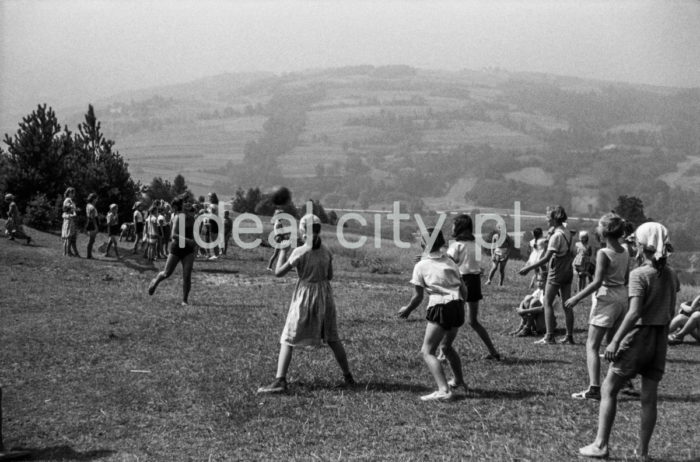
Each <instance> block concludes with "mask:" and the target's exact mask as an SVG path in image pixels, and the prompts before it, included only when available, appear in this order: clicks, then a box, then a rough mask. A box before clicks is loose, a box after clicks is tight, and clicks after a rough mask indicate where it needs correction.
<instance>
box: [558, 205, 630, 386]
mask: <svg viewBox="0 0 700 462" xmlns="http://www.w3.org/2000/svg"><path fill="white" fill-rule="evenodd" d="M623 229H624V220H623V219H622V218H620V217H619V216H618V215H615V214H614V213H607V214H605V215H603V217H602V218H601V219H600V221H599V222H598V228H597V230H596V231H597V233H598V234H599V235H600V236H601V237H602V238H603V239H604V240H605V247H603V248H601V249H600V250H598V254H597V255H596V270H595V276H594V277H593V281H592V282H591V283H590V284H588V285H587V286H586V287H585V288H582V289H581V290H580V291H579V292H578V293H577V294H576V295H575V296H573V297H571V298H570V299H568V300H566V301H565V302H564V306H565V307H567V308H568V309H571V310H573V308H574V307H575V306H576V305H577V304H578V303H579V302H580V301H581V300H583V299H584V298H586V297H587V296H589V295H590V294H594V295H593V301H592V303H591V314H590V317H589V318H588V340H587V341H586V364H587V366H588V379H589V387H588V389H587V390H584V391H581V392H578V393H574V394H572V395H571V397H572V398H574V399H600V356H599V352H598V350H599V349H600V344H601V343H602V342H603V337H604V336H605V335H606V334H607V336H608V339H610V338H611V337H612V334H614V333H615V329H616V328H617V326H618V325H619V323H620V321H621V320H622V317H623V316H624V315H625V313H626V312H627V276H628V271H629V269H628V266H629V265H628V262H629V258H628V256H627V255H628V254H627V250H626V249H624V248H623V247H622V246H621V245H620V238H621V237H622V233H623Z"/></svg>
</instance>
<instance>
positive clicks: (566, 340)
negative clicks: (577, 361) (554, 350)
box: [559, 335, 576, 345]
mask: <svg viewBox="0 0 700 462" xmlns="http://www.w3.org/2000/svg"><path fill="white" fill-rule="evenodd" d="M559 343H561V344H562V345H576V342H574V336H573V335H567V336H566V337H564V338H563V339H561V340H559Z"/></svg>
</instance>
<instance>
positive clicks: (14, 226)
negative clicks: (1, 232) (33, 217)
mask: <svg viewBox="0 0 700 462" xmlns="http://www.w3.org/2000/svg"><path fill="white" fill-rule="evenodd" d="M5 202H6V203H7V204H9V205H8V209H7V222H5V234H6V235H7V238H8V239H9V240H11V241H14V240H15V238H20V239H26V240H27V243H26V245H29V244H30V243H31V242H32V238H31V237H29V236H28V235H27V234H26V233H25V232H24V228H23V227H22V217H21V216H20V214H19V208H17V204H16V203H15V196H14V195H12V194H10V193H7V194H5Z"/></svg>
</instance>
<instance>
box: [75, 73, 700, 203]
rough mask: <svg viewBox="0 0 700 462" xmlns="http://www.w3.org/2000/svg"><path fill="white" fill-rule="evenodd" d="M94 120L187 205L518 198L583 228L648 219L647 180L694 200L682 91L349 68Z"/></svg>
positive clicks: (232, 86) (239, 78) (202, 88)
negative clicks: (203, 200)
mask: <svg viewBox="0 0 700 462" xmlns="http://www.w3.org/2000/svg"><path fill="white" fill-rule="evenodd" d="M96 109H97V114H98V117H100V119H101V120H102V121H103V128H104V130H105V132H106V133H107V135H108V136H109V137H111V138H112V139H114V140H115V141H116V143H117V144H116V147H117V149H119V150H120V152H121V153H122V154H123V155H124V156H125V157H126V158H127V159H128V160H129V162H130V165H131V169H132V172H133V173H134V174H135V175H136V176H137V177H138V178H139V179H140V180H141V181H143V182H150V180H151V179H152V178H153V177H154V176H161V177H163V178H166V179H168V178H172V177H174V175H175V174H177V173H182V174H184V175H185V177H186V178H187V180H188V183H189V184H190V186H191V187H192V188H193V189H194V191H195V192H196V193H205V192H207V191H209V190H211V189H212V188H214V189H216V190H217V191H219V192H220V193H221V194H224V195H228V194H231V193H232V192H233V191H234V190H235V189H236V188H238V187H244V188H245V187H249V186H264V185H266V184H271V183H279V182H285V183H288V184H289V185H290V186H293V187H294V189H295V190H296V191H298V194H299V195H300V196H305V197H315V198H318V199H322V200H324V201H325V203H328V205H333V206H339V207H340V206H367V205H369V204H378V205H382V204H387V203H389V202H391V201H393V200H403V201H406V202H409V203H411V204H412V205H411V207H421V204H420V202H421V199H423V198H426V199H427V198H432V199H430V201H429V202H431V203H434V202H435V200H438V202H446V203H450V202H452V203H454V202H455V200H457V201H459V200H462V199H463V200H464V201H465V203H477V204H480V205H484V206H497V207H507V206H508V204H509V203H512V200H513V195H517V196H518V197H519V199H520V200H521V202H523V207H524V208H527V209H531V210H538V209H541V208H542V207H543V206H544V204H546V203H550V202H552V201H555V202H559V203H562V204H564V205H566V206H568V207H569V208H571V209H572V210H573V211H574V212H576V213H586V214H587V213H598V211H600V210H609V209H610V208H611V207H612V206H613V205H614V201H615V199H616V197H617V196H618V195H620V194H629V195H632V194H634V195H639V196H641V197H642V198H643V199H644V202H645V204H647V205H648V207H650V208H651V210H652V211H653V212H654V213H655V214H656V215H657V216H660V215H661V214H660V213H658V211H662V212H663V208H662V207H660V204H661V202H659V199H658V197H657V196H658V195H659V194H662V193H664V191H665V190H664V186H662V185H661V184H660V182H658V181H657V180H664V181H665V182H666V186H665V188H667V189H668V188H669V186H670V188H671V189H673V188H674V187H676V186H677V185H678V183H679V181H680V180H682V186H683V187H685V188H698V189H699V190H700V181H698V178H700V175H698V174H697V173H698V172H696V171H695V169H693V168H689V167H690V165H689V164H688V163H687V162H689V161H688V160H687V159H688V158H689V157H688V156H700V148H699V147H700V132H698V131H697V130H696V128H697V126H698V125H700V91H698V90H697V89H696V90H677V89H672V88H657V87H649V86H639V85H627V84H623V83H610V82H599V81H591V80H583V79H578V78H573V77H558V76H551V75H543V74H531V73H527V74H526V73H508V72H505V71H501V70H484V71H469V70H465V71H461V72H446V71H435V70H423V69H415V68H411V67H408V66H383V67H374V66H354V67H346V68H336V69H321V70H309V71H306V72H299V73H290V74H282V75H274V74H245V75H232V74H226V75H221V76H215V77H211V78H208V79H202V80H198V81H194V82H190V83H186V84H182V85H176V86H169V87H163V88H155V89H151V90H143V91H139V92H133V93H131V94H124V95H119V96H117V97H114V98H110V99H109V100H105V101H104V102H103V103H102V105H99V104H98V105H97V107H96ZM79 118H80V115H79V113H78V112H75V113H74V114H72V115H71V116H70V117H69V121H70V122H69V125H71V124H72V122H75V123H77V120H79ZM691 158H692V157H691ZM691 162H692V161H691ZM640 165H641V166H643V169H644V170H645V172H640V171H639V170H640ZM256 166H257V167H256ZM674 172H675V173H674ZM535 173H536V175H534V174H535ZM681 177H682V178H681ZM470 178H476V182H475V183H474V184H473V185H471V187H470V188H468V189H465V188H464V187H463V186H459V185H463V184H464V183H463V182H464V181H465V179H470ZM504 185H506V187H504ZM456 191H462V194H463V195H462V197H461V198H459V197H455V192H456ZM666 192H667V191H666ZM465 195H466V197H465ZM440 198H443V199H444V200H442V201H440ZM365 208H366V207H365Z"/></svg>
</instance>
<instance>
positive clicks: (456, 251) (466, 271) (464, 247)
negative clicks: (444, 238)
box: [447, 214, 501, 361]
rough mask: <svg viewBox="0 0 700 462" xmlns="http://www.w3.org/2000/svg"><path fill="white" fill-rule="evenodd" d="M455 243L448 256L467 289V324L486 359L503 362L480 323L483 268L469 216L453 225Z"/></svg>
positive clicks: (457, 219) (461, 218) (464, 216)
mask: <svg viewBox="0 0 700 462" xmlns="http://www.w3.org/2000/svg"><path fill="white" fill-rule="evenodd" d="M452 236H453V237H454V238H455V241H454V242H452V243H451V244H450V246H449V248H448V249H447V256H448V257H450V258H451V259H452V261H454V262H455V263H456V264H457V267H458V268H459V274H460V276H461V278H462V281H463V282H464V285H465V286H466V288H467V298H466V302H467V323H468V324H469V326H470V327H471V328H472V329H474V331H475V332H476V333H477V334H478V335H479V338H481V341H482V342H484V345H486V348H487V349H488V350H489V354H488V355H487V356H485V357H484V359H495V360H496V361H500V360H501V355H500V354H499V353H498V351H496V348H495V347H494V346H493V342H491V338H490V337H489V333H488V332H487V331H486V329H485V328H484V326H482V325H481V324H480V323H479V319H478V316H479V300H481V299H482V298H483V296H482V294H481V266H480V265H479V262H478V261H477V260H476V239H475V238H474V234H473V224H472V219H471V217H470V216H469V215H466V214H462V215H458V216H457V217H456V218H455V219H454V223H453V225H452Z"/></svg>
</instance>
